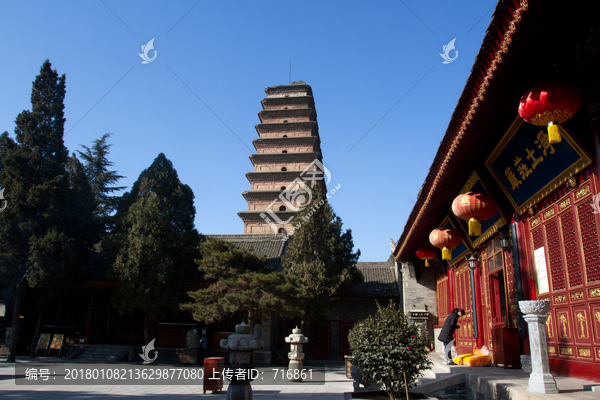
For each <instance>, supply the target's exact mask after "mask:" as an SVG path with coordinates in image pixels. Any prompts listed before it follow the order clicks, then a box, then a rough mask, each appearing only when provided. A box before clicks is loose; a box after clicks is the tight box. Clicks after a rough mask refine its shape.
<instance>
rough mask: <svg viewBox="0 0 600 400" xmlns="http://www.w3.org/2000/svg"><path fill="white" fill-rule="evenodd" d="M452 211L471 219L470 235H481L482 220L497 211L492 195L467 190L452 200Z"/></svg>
mask: <svg viewBox="0 0 600 400" xmlns="http://www.w3.org/2000/svg"><path fill="white" fill-rule="evenodd" d="M452 212H453V213H454V215H456V216H457V217H458V218H460V219H464V220H467V221H469V236H479V235H481V223H480V222H479V221H481V220H482V219H488V218H489V217H491V216H492V215H494V213H495V212H496V202H495V201H494V199H492V197H491V196H490V195H487V194H485V193H479V192H467V193H463V194H459V195H458V196H456V198H455V199H454V201H453V202H452Z"/></svg>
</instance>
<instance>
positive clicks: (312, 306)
mask: <svg viewBox="0 0 600 400" xmlns="http://www.w3.org/2000/svg"><path fill="white" fill-rule="evenodd" d="M313 189H314V190H313V192H312V196H313V198H312V201H311V202H310V203H309V204H308V205H307V206H306V207H305V208H304V209H303V210H301V211H300V212H299V213H298V214H297V215H296V217H295V220H294V223H295V229H294V234H293V236H292V238H291V241H290V243H289V245H288V249H287V252H286V255H285V257H284V258H283V265H284V269H285V271H286V273H288V274H290V275H292V276H294V277H296V278H297V281H298V285H299V287H300V289H301V294H300V297H299V299H298V301H299V302H300V303H301V305H302V309H303V322H325V321H326V318H327V312H328V311H329V310H330V309H331V308H332V307H333V304H334V297H335V296H337V295H340V294H342V293H344V292H345V291H347V290H348V289H350V288H351V287H352V286H354V285H356V284H358V283H361V282H363V280H364V278H363V276H362V273H361V272H360V271H359V270H358V268H357V267H356V262H357V261H358V258H359V257H360V250H357V251H356V253H353V248H354V244H353V242H352V232H351V230H350V229H348V230H346V231H345V232H343V231H342V220H341V219H340V218H339V217H338V216H336V214H335V212H333V209H332V208H331V206H330V205H329V203H328V201H327V199H326V197H325V194H324V191H323V190H322V188H321V187H320V185H318V186H316V187H314V188H313Z"/></svg>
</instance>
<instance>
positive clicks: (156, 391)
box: [0, 359, 352, 400]
mask: <svg viewBox="0 0 600 400" xmlns="http://www.w3.org/2000/svg"><path fill="white" fill-rule="evenodd" d="M40 361H41V360H39V359H38V360H35V362H36V363H39V362H40ZM51 362H52V361H49V363H51ZM14 373H15V367H14V364H10V363H6V362H2V361H0V399H45V400H46V399H47V400H71V399H88V400H118V399H125V398H133V397H139V398H144V399H151V400H159V399H160V400H187V399H195V398H206V399H214V400H224V399H225V391H226V390H227V387H226V386H225V387H224V391H223V392H221V393H218V394H211V393H210V392H207V393H206V394H203V389H202V385H143V386H142V385H96V386H92V385H60V386H59V385H52V386H24V385H16V384H15V378H14ZM349 391H352V381H351V380H349V379H347V378H346V376H345V372H344V367H343V366H342V365H335V366H327V368H326V378H325V384H323V385H307V384H302V383H297V384H288V385H253V397H254V399H256V400H276V399H283V400H291V399H303V398H310V399H316V400H343V399H344V392H349Z"/></svg>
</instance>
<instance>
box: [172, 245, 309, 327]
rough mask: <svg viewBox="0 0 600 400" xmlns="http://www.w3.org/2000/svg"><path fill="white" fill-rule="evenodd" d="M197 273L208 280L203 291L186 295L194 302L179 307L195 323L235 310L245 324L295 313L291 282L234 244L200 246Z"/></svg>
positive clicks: (263, 261) (252, 254) (261, 260)
mask: <svg viewBox="0 0 600 400" xmlns="http://www.w3.org/2000/svg"><path fill="white" fill-rule="evenodd" d="M200 249H201V254H202V259H201V260H196V263H197V264H198V270H199V271H200V272H202V273H204V277H205V278H206V279H209V280H216V282H214V283H212V284H211V285H210V286H209V287H208V288H206V289H200V290H198V291H196V292H188V294H189V295H190V297H191V298H192V299H193V300H194V302H191V303H186V304H182V305H181V309H182V310H187V311H190V312H192V314H193V317H194V319H195V320H197V321H204V322H205V323H212V322H214V321H218V320H222V319H224V318H226V317H229V316H231V315H233V314H234V313H237V312H239V311H242V312H246V313H247V316H248V324H249V325H253V324H254V323H257V322H260V319H261V315H262V313H263V312H265V313H267V314H273V315H277V316H283V317H285V316H289V315H290V314H291V315H295V314H298V313H299V312H300V309H299V308H298V306H297V304H298V303H297V302H296V297H297V296H298V295H299V290H298V289H297V288H296V286H295V285H294V279H293V278H292V277H291V276H289V275H286V274H284V273H282V272H278V271H275V270H273V269H271V267H269V266H268V265H267V259H266V258H265V257H258V256H257V255H255V254H254V253H252V252H250V251H248V250H244V249H240V248H239V247H237V246H236V245H235V243H232V242H227V241H224V240H219V239H212V238H210V239H209V240H208V241H206V242H204V243H202V245H201V246H200Z"/></svg>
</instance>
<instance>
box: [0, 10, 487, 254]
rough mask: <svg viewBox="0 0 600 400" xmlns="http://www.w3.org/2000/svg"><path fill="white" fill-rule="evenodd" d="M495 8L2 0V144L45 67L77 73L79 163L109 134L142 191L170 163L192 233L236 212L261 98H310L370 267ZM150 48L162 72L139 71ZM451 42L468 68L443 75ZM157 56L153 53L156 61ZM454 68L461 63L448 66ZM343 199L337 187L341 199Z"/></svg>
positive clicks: (404, 206) (339, 205)
mask: <svg viewBox="0 0 600 400" xmlns="http://www.w3.org/2000/svg"><path fill="white" fill-rule="evenodd" d="M494 6H495V2H494V1H489V0H485V1H453V2H439V1H433V0H431V1H424V0H405V1H377V2H367V1H281V0H280V1H252V2H249V1H213V0H201V1H197V0H177V1H115V0H104V1H100V0H98V1H96V0H90V1H39V2H38V1H11V2H9V1H6V0H4V1H2V2H0V93H1V94H2V95H1V96H0V132H1V131H4V130H7V131H8V132H10V133H12V132H13V130H14V126H15V124H14V121H15V118H16V116H17V115H18V114H19V113H20V112H21V111H23V110H24V109H30V108H31V104H30V95H31V82H32V81H33V80H34V79H35V76H36V75H37V74H38V73H39V69H40V67H41V65H42V64H43V62H44V60H45V59H49V60H50V62H51V63H52V65H53V68H54V69H56V70H57V71H58V72H59V73H60V74H66V82H67V95H66V100H65V107H66V109H65V113H66V118H67V123H66V128H65V132H66V134H65V144H66V145H67V147H68V148H69V150H70V151H71V152H73V151H74V150H77V149H80V145H81V144H84V145H88V146H89V145H90V144H91V142H92V141H93V140H94V139H96V138H99V137H101V136H102V135H103V134H104V133H112V138H111V139H110V142H111V143H112V144H113V147H112V152H111V155H110V159H111V160H112V161H113V162H114V163H115V166H114V168H115V169H117V170H118V171H119V173H120V174H121V175H125V176H126V177H127V178H126V179H123V180H122V181H121V182H120V184H121V185H126V186H128V188H129V187H131V185H132V184H133V182H135V180H136V179H137V178H138V176H139V174H140V173H141V171H142V170H143V169H145V168H147V167H148V166H149V165H150V164H151V163H152V161H153V160H154V158H156V156H157V155H158V154H159V153H160V152H163V153H165V155H166V156H167V158H169V159H170V160H171V161H172V162H173V164H174V166H175V168H176V169H177V172H178V174H179V178H180V180H181V181H182V182H184V183H186V184H188V185H190V186H191V188H192V189H193V191H194V194H195V196H196V199H195V203H196V212H197V214H196V228H197V229H198V230H199V231H200V232H202V233H207V234H238V233H243V223H242V221H241V219H240V218H239V217H238V216H237V212H239V211H244V210H246V209H247V203H246V201H245V200H244V198H243V197H242V195H241V193H242V192H243V191H244V190H249V188H250V183H249V182H248V181H247V179H246V177H245V174H246V172H249V171H251V170H252V163H251V162H250V160H249V159H248V156H250V155H251V154H252V153H253V152H254V147H253V146H252V140H253V139H255V138H257V137H258V136H257V133H256V130H255V129H254V125H255V124H257V123H259V119H258V117H257V115H256V113H257V112H258V111H260V110H261V105H260V100H261V99H263V98H264V97H265V93H264V88H266V87H268V86H276V85H281V84H287V83H289V64H290V61H291V62H292V81H297V80H303V81H305V82H306V83H308V84H309V85H311V86H312V89H313V94H314V97H315V105H316V108H317V115H318V123H319V132H320V135H321V143H322V144H321V146H322V150H323V163H324V165H325V166H326V167H327V168H328V169H329V170H330V171H331V176H332V179H331V183H330V185H333V186H335V185H337V184H341V188H340V189H339V190H338V191H337V192H336V193H335V195H333V196H332V197H331V199H330V202H331V204H332V206H333V208H334V210H335V212H336V213H337V215H338V216H339V217H340V218H342V221H343V222H344V227H345V228H349V229H351V230H352V235H353V238H354V244H355V248H360V250H361V253H362V255H361V261H384V260H387V258H388V257H389V255H390V245H389V239H390V238H393V239H394V240H398V238H399V236H400V234H401V233H402V230H403V228H404V224H405V222H406V220H407V218H408V215H409V214H410V211H411V210H412V207H413V204H414V200H415V198H416V195H417V192H418V191H419V188H420V186H421V184H422V183H423V180H424V179H425V176H426V175H427V171H428V168H429V166H430V165H431V162H432V160H433V157H434V155H435V151H436V150H437V147H438V145H439V142H440V141H441V139H442V136H443V135H444V132H445V130H446V128H447V126H448V122H449V119H450V116H451V114H452V111H453V110H454V107H455V105H456V103H457V101H458V98H459V96H460V94H461V92H462V89H463V87H464V84H465V82H466V79H467V77H468V76H469V72H470V69H471V66H472V64H473V62H474V59H475V56H476V55H477V51H478V50H479V47H480V45H481V42H482V39H483V36H484V34H485V29H486V28H487V25H488V23H489V21H490V19H491V15H492V12H493V10H494ZM153 38H155V40H154V48H155V50H156V52H157V53H156V59H155V60H154V61H153V62H151V63H149V64H145V65H144V64H142V63H141V62H142V59H141V58H140V57H139V56H138V53H140V52H141V46H142V45H144V44H146V43H147V42H148V41H149V40H150V39H153ZM454 38H456V41H455V47H456V50H457V51H458V57H457V58H456V60H455V61H454V62H452V63H450V64H443V61H444V60H443V59H442V57H441V56H440V55H439V53H442V47H443V45H445V44H447V43H448V42H450V41H451V40H452V39H454ZM153 54H154V52H150V56H153ZM450 56H451V57H454V56H455V53H454V51H452V52H451V53H450ZM333 186H332V187H333Z"/></svg>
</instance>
